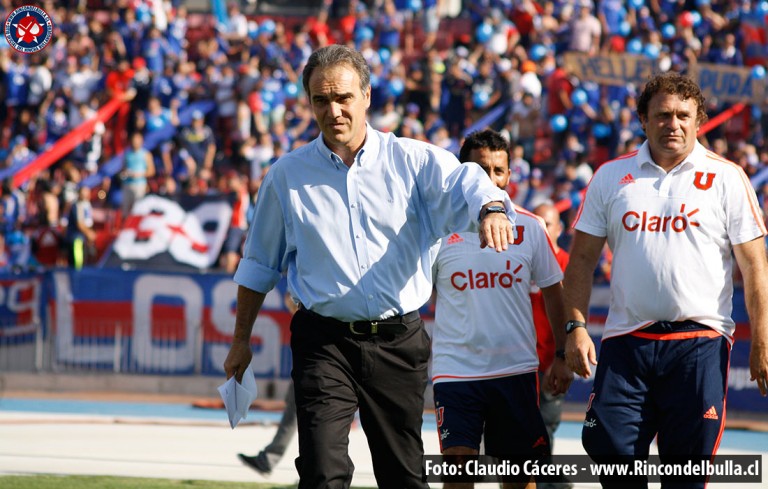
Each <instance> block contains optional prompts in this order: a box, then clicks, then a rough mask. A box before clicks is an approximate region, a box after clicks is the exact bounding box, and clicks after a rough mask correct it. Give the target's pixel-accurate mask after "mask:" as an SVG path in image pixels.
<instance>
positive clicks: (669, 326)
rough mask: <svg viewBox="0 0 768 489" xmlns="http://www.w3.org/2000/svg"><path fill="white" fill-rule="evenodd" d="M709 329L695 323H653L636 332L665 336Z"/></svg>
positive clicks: (687, 321) (688, 321)
mask: <svg viewBox="0 0 768 489" xmlns="http://www.w3.org/2000/svg"><path fill="white" fill-rule="evenodd" d="M707 329H710V328H708V327H707V326H704V325H703V324H701V323H697V322H696V321H691V320H685V321H656V322H655V323H653V324H651V325H649V326H647V327H645V328H643V329H639V330H638V332H642V333H651V334H666V333H673V332H679V331H701V330H707Z"/></svg>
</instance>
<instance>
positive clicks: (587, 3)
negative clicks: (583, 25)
mask: <svg viewBox="0 0 768 489" xmlns="http://www.w3.org/2000/svg"><path fill="white" fill-rule="evenodd" d="M579 7H585V8H588V9H591V8H592V0H579Z"/></svg>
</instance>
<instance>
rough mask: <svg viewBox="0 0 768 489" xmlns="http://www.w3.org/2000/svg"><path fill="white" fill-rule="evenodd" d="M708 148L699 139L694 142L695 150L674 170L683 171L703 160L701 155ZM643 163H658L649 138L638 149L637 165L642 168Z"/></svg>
mask: <svg viewBox="0 0 768 489" xmlns="http://www.w3.org/2000/svg"><path fill="white" fill-rule="evenodd" d="M706 151H707V150H706V148H704V146H702V145H701V143H699V142H698V141H696V143H694V146H693V151H691V152H690V154H688V156H686V157H685V159H684V160H683V162H682V163H680V164H679V165H677V166H676V167H675V168H674V169H673V170H672V171H675V172H676V171H682V170H683V169H687V168H690V167H692V166H694V165H695V163H694V162H695V161H701V157H702V156H704V153H706ZM643 165H656V166H658V165H657V164H656V162H655V161H653V158H651V149H650V147H649V146H648V140H645V141H644V142H643V144H642V145H640V148H638V150H637V166H638V168H642V167H643Z"/></svg>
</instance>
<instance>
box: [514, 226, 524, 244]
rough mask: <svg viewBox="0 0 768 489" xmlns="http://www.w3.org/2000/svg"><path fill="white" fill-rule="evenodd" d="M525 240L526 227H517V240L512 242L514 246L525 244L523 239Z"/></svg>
mask: <svg viewBox="0 0 768 489" xmlns="http://www.w3.org/2000/svg"><path fill="white" fill-rule="evenodd" d="M524 238H525V226H515V240H514V241H513V242H512V244H513V245H519V244H520V243H522V242H523V239H524Z"/></svg>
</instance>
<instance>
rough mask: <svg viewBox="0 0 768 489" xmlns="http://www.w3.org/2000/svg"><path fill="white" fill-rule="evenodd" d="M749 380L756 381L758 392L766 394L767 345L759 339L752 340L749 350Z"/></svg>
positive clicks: (767, 386)
mask: <svg viewBox="0 0 768 489" xmlns="http://www.w3.org/2000/svg"><path fill="white" fill-rule="evenodd" d="M749 374H750V380H756V381H757V388H758V389H760V394H761V395H762V396H763V397H765V396H768V345H766V344H765V343H762V342H761V341H752V346H751V347H750V350H749Z"/></svg>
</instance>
